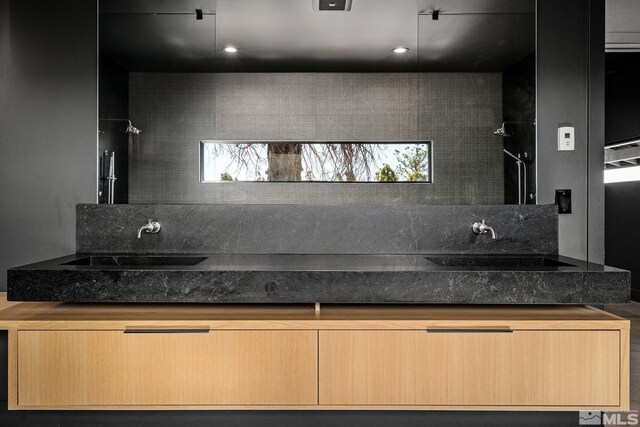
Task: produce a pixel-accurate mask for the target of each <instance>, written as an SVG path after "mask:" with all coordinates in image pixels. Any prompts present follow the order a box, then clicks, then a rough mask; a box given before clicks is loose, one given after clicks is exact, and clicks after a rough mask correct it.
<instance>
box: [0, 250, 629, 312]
mask: <svg viewBox="0 0 640 427" xmlns="http://www.w3.org/2000/svg"><path fill="white" fill-rule="evenodd" d="M92 263H93V264H94V265H92ZM136 263H137V264H143V265H134V264H136ZM95 264H97V265H95ZM151 264H152V265H151ZM163 264H164V265H163ZM188 264H195V265H188ZM7 275H8V283H7V291H8V298H9V300H12V301H62V302H193V303H202V302H210V303H270V304H273V303H314V302H321V303H363V304H375V303H450V304H605V303H606V304H611V303H627V302H629V299H630V273H629V272H628V271H624V270H619V269H617V268H613V267H608V266H603V265H599V264H592V263H586V262H584V261H579V260H575V259H571V258H566V257H561V256H555V255H521V254H519V255H442V254H437V255H429V254H424V255H416V254H411V255H397V254H396V255H377V254H375V255H371V254H368V255H353V254H350V255H318V254H313V255H302V254H296V255H293V254H292V255H285V254H277V255H275V254H274V255H268V254H265V255H259V254H258V255H234V254H188V255H184V254H165V255H157V254H156V255H147V256H143V255H132V254H122V255H119V254H75V255H70V256H67V257H62V258H56V259H52V260H48V261H44V262H40V263H35V264H30V265H26V266H22V267H17V268H13V269H10V270H9V271H8V273H7Z"/></svg>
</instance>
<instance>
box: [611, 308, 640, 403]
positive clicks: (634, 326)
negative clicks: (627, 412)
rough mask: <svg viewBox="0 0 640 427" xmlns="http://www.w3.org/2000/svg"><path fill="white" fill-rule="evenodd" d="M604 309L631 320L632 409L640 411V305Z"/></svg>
mask: <svg viewBox="0 0 640 427" xmlns="http://www.w3.org/2000/svg"><path fill="white" fill-rule="evenodd" d="M604 309H605V310H606V311H608V312H610V313H613V314H617V315H618V316H620V317H624V318H626V319H630V320H631V358H630V363H631V409H635V410H636V411H640V303H638V302H632V303H631V304H625V305H606V306H605V307H604Z"/></svg>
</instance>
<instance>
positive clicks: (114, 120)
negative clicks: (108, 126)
mask: <svg viewBox="0 0 640 427" xmlns="http://www.w3.org/2000/svg"><path fill="white" fill-rule="evenodd" d="M98 121H100V122H127V123H129V126H132V127H133V125H132V124H131V120H129V119H98Z"/></svg>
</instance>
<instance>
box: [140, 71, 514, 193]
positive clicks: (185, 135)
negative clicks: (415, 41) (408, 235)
mask: <svg viewBox="0 0 640 427" xmlns="http://www.w3.org/2000/svg"><path fill="white" fill-rule="evenodd" d="M129 89H130V91H129V96H130V100H129V101H130V116H131V119H132V120H133V122H134V124H135V125H136V126H137V127H139V128H140V129H142V133H141V134H140V135H139V136H137V137H136V138H135V142H133V143H132V144H131V146H130V158H131V162H130V170H129V172H130V177H129V179H130V189H129V190H130V191H129V201H130V203H139V204H144V203H165V204H167V203H168V204H173V203H176V204H189V203H249V204H250V203H258V204H259V203H282V204H291V203H302V204H369V203H372V204H373V203H375V204H387V205H389V204H502V203H503V200H504V195H503V194H504V185H503V153H502V144H503V141H502V138H497V137H495V136H494V135H493V130H494V129H495V128H497V127H499V125H500V123H501V122H502V79H501V74H499V73H369V74H366V73H360V74H358V73H218V74H213V73H211V74H205V73H202V74H181V73H175V74H174V73H169V74H163V73H131V74H130V79H129ZM202 139H339V140H349V139H354V140H363V139H365V140H372V141H375V140H384V139H409V140H415V139H425V140H433V158H434V161H433V172H434V179H433V183H432V184H418V183H415V184H414V183H406V184H394V185H389V184H364V183H357V184H333V183H277V184H275V183H250V182H247V183H233V184H228V183H225V184H210V183H209V184H203V183H200V182H199V159H198V155H199V147H198V144H199V141H200V140H202Z"/></svg>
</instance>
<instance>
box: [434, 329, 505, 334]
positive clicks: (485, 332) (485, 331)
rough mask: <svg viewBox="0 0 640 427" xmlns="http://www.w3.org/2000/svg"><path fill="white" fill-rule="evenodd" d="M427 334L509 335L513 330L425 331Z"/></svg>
mask: <svg viewBox="0 0 640 427" xmlns="http://www.w3.org/2000/svg"><path fill="white" fill-rule="evenodd" d="M427 332H428V333H437V334H510V333H512V332H513V329H508V328H493V329H491V328H489V329H438V328H435V329H433V328H432V329H427Z"/></svg>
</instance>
